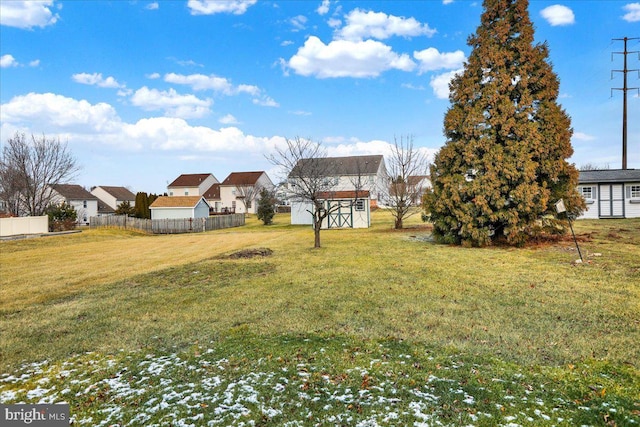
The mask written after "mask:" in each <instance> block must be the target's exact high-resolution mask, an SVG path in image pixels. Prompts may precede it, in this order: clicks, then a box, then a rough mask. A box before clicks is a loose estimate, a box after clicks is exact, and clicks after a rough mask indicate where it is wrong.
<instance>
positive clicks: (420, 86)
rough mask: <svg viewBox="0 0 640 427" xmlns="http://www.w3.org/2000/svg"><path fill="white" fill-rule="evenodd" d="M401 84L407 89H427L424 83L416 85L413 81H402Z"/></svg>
mask: <svg viewBox="0 0 640 427" xmlns="http://www.w3.org/2000/svg"><path fill="white" fill-rule="evenodd" d="M400 86H401V87H403V88H405V89H411V90H426V88H425V87H424V86H422V85H419V86H415V85H413V84H411V83H402V84H401V85H400Z"/></svg>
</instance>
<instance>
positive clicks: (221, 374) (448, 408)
mask: <svg viewBox="0 0 640 427" xmlns="http://www.w3.org/2000/svg"><path fill="white" fill-rule="evenodd" d="M224 356H226V357H224ZM334 356H335V353H334ZM374 356H375V355H371V357H370V358H369V359H368V360H366V361H365V360H364V359H362V362H363V363H361V364H360V366H351V367H350V368H348V369H344V370H343V371H339V369H338V370H337V368H336V366H335V365H334V364H333V362H332V360H331V359H329V358H325V351H324V349H321V350H320V351H319V352H314V353H313V357H310V358H308V359H303V361H300V360H287V359H281V358H277V359H273V358H269V359H259V360H247V358H243V357H242V356H239V357H235V358H232V357H229V355H228V354H226V353H224V351H221V350H220V349H215V348H214V349H203V348H198V349H192V350H190V351H187V352H184V353H180V354H178V353H173V354H163V355H155V354H144V353H142V352H139V353H136V352H121V353H117V354H115V355H108V356H105V355H100V354H97V353H87V354H84V355H80V356H76V357H73V358H70V359H69V360H67V361H65V362H63V363H50V362H47V361H43V362H40V363H34V364H28V365H24V366H22V367H21V368H20V369H19V372H14V373H12V374H0V403H4V404H10V403H68V404H70V406H71V420H70V421H71V423H72V424H73V425H76V426H141V425H144V426H166V425H173V426H254V425H265V424H269V425H282V426H290V427H293V426H308V425H309V426H315V425H349V426H360V427H377V426H395V425H398V426H400V425H402V426H405V425H412V426H416V427H419V426H449V425H469V426H475V425H492V426H494V425H496V426H512V427H515V426H532V425H543V426H545V425H546V426H555V425H558V426H560V425H573V424H575V423H576V422H577V420H576V419H574V417H576V416H578V415H579V414H580V413H584V411H590V410H593V407H579V406H578V405H576V404H575V403H574V402H571V401H566V400H565V399H563V398H562V397H560V396H563V394H562V393H549V392H548V391H547V390H545V384H544V383H540V384H539V385H538V386H535V385H530V384H527V385H526V386H523V381H524V378H523V376H522V374H520V373H517V374H515V375H506V377H505V378H486V379H484V380H477V381H475V380H474V378H476V377H478V368H476V367H471V368H469V367H467V366H465V365H464V363H462V362H459V361H455V360H451V363H449V364H447V365H443V364H436V362H433V365H431V366H429V369H426V367H425V366H423V365H424V364H426V363H430V360H431V359H432V358H431V357H427V356H424V355H423V357H422V358H421V359H420V360H419V361H418V360H415V357H414V356H408V355H406V354H398V355H395V356H394V355H393V354H390V352H389V351H385V352H384V357H380V358H374ZM355 360H357V361H358V362H359V361H361V360H360V359H355ZM421 363H422V364H423V365H420V364H421ZM356 365H357V364H356ZM478 378H480V377H478ZM597 410H599V411H600V412H601V414H606V415H607V416H609V415H611V416H613V415H614V414H616V408H615V402H614V403H612V402H604V403H603V404H602V406H601V407H600V408H597ZM601 414H600V415H599V416H598V417H599V418H596V419H603V418H602V415H601ZM618 415H619V414H618ZM605 419H606V418H605ZM623 420H624V421H625V423H626V424H627V425H637V424H636V423H637V420H636V419H634V418H633V415H632V414H629V416H627V417H626V418H624V419H623Z"/></svg>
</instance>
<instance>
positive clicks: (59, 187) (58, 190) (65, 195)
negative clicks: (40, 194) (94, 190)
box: [50, 184, 98, 225]
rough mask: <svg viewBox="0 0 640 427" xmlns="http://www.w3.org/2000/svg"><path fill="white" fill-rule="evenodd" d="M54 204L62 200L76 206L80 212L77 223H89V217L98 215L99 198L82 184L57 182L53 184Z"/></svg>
mask: <svg viewBox="0 0 640 427" xmlns="http://www.w3.org/2000/svg"><path fill="white" fill-rule="evenodd" d="M50 187H51V190H52V198H51V201H52V203H54V204H62V202H64V203H66V204H68V205H71V206H73V207H74V209H75V210H76V212H77V214H78V219H77V221H76V222H77V223H78V224H83V225H89V218H91V217H92V216H97V215H98V198H97V197H96V196H94V195H93V194H91V193H89V192H88V191H87V190H85V189H84V188H83V187H82V186H80V185H75V184H55V185H51V186H50Z"/></svg>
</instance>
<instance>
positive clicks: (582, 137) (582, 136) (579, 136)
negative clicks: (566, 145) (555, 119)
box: [573, 132, 596, 141]
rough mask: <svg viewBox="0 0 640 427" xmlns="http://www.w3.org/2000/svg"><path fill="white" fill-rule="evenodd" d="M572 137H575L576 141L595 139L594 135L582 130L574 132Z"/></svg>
mask: <svg viewBox="0 0 640 427" xmlns="http://www.w3.org/2000/svg"><path fill="white" fill-rule="evenodd" d="M573 138H574V139H577V140H578V141H593V140H595V139H596V137H595V136H593V135H589V134H587V133H584V132H574V134H573Z"/></svg>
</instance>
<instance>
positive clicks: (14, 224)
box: [0, 215, 49, 237]
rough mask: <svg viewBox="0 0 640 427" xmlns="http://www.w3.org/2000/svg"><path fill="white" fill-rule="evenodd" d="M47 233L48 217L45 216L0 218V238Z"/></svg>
mask: <svg viewBox="0 0 640 427" xmlns="http://www.w3.org/2000/svg"><path fill="white" fill-rule="evenodd" d="M48 231H49V217H48V216H46V215H44V216H24V217H19V218H0V237H6V236H18V235H21V234H44V233H47V232H48Z"/></svg>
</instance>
